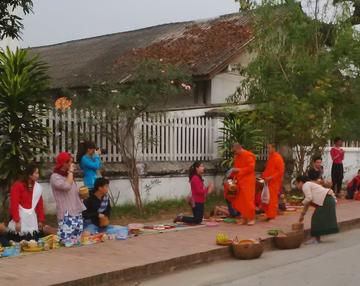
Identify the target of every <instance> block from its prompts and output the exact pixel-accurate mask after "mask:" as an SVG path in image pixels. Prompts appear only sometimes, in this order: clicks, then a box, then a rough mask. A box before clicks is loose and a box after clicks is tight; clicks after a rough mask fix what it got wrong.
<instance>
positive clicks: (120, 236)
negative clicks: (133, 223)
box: [115, 226, 129, 240]
mask: <svg viewBox="0 0 360 286" xmlns="http://www.w3.org/2000/svg"><path fill="white" fill-rule="evenodd" d="M128 233H129V230H128V228H127V227H124V226H119V227H117V228H116V234H115V238H116V239H117V240H125V239H127V238H128Z"/></svg>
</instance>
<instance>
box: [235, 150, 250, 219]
mask: <svg viewBox="0 0 360 286" xmlns="http://www.w3.org/2000/svg"><path fill="white" fill-rule="evenodd" d="M233 152H234V156H235V157H234V168H233V170H232V171H233V172H234V173H235V175H236V179H237V184H238V193H237V195H236V198H235V200H234V201H233V207H234V208H235V209H236V210H237V211H239V212H240V213H241V216H242V218H243V223H244V224H245V223H247V224H248V225H254V224H255V184H256V177H255V162H256V157H255V155H254V154H253V153H251V152H250V151H247V150H245V149H244V148H243V147H242V146H241V145H240V144H239V143H235V144H234V145H233Z"/></svg>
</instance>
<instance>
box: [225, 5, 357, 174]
mask: <svg viewBox="0 0 360 286" xmlns="http://www.w3.org/2000/svg"><path fill="white" fill-rule="evenodd" d="M283 3H285V2H283ZM278 4H279V2H278V1H267V2H266V3H265V4H262V5H260V6H258V7H257V9H256V10H254V12H253V18H252V19H253V22H252V23H253V32H254V35H255V37H254V40H253V42H252V44H251V46H250V51H251V52H252V53H254V54H256V57H255V59H254V60H253V61H252V62H251V63H250V64H249V66H248V67H246V68H245V69H244V70H243V75H244V76H245V78H246V80H244V82H243V84H242V86H241V88H240V90H239V92H238V93H237V95H234V96H232V97H231V98H230V99H229V100H230V101H233V102H239V101H240V100H241V97H242V96H244V94H247V95H248V102H250V103H255V104H257V110H256V112H257V114H258V116H257V117H256V118H258V119H260V120H259V121H261V122H266V123H267V124H270V125H271V126H272V127H271V130H272V131H273V132H274V135H275V139H276V141H279V142H282V143H285V144H287V145H289V146H290V147H292V148H294V150H295V156H296V160H295V172H296V173H298V174H299V173H302V172H303V171H304V167H305V166H304V162H305V158H306V157H307V156H311V155H313V154H314V153H319V152H320V153H321V152H322V150H323V148H324V146H325V145H326V143H327V141H328V140H329V139H330V137H331V136H334V135H335V134H336V135H338V134H340V135H341V134H343V135H344V134H352V135H353V136H354V135H355V134H359V133H358V128H356V125H355V124H353V123H352V122H359V119H360V118H359V116H358V112H355V111H356V110H359V108H360V99H359V67H360V62H359V56H358V55H359V53H360V42H359V32H357V31H356V30H355V29H354V28H353V27H352V22H351V20H350V18H349V16H348V15H349V14H348V9H347V6H346V4H341V5H342V9H340V12H341V13H339V14H338V15H336V17H335V18H334V22H332V23H331V26H332V31H333V32H332V33H331V35H326V34H324V32H323V25H324V23H325V20H326V19H325V18H326V17H327V15H326V14H325V15H323V16H324V17H325V18H323V19H320V18H315V19H314V18H310V17H309V16H308V15H306V14H305V13H304V11H303V10H302V8H301V6H300V5H299V3H297V2H294V1H290V0H289V1H286V4H284V5H281V6H279V5H278ZM327 36H331V41H330V42H331V45H329V39H328V38H327ZM349 70H352V72H350V71H349Z"/></svg>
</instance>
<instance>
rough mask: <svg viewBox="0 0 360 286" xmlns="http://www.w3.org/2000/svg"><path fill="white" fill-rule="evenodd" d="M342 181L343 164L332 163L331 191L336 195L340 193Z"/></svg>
mask: <svg viewBox="0 0 360 286" xmlns="http://www.w3.org/2000/svg"><path fill="white" fill-rule="evenodd" d="M343 179H344V167H343V164H335V163H333V164H332V167H331V180H332V184H333V190H334V192H335V193H336V194H339V193H340V191H341V186H342V181H343Z"/></svg>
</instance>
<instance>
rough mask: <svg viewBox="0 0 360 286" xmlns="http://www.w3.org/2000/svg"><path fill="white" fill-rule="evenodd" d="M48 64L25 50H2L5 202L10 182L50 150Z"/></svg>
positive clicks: (1, 181) (0, 156) (0, 161)
mask: <svg viewBox="0 0 360 286" xmlns="http://www.w3.org/2000/svg"><path fill="white" fill-rule="evenodd" d="M46 70H47V67H46V66H45V65H44V64H43V63H41V62H39V61H38V59H37V58H29V57H28V55H27V52H26V51H24V50H19V49H18V50H16V51H15V52H12V51H10V50H9V49H7V50H6V51H2V50H0V188H1V194H2V196H3V205H5V202H6V197H7V192H8V190H9V186H10V184H11V183H12V182H13V181H14V180H15V179H16V178H17V177H18V176H19V174H20V173H21V172H22V170H23V168H24V167H25V166H26V165H27V164H28V163H30V162H31V161H33V160H34V158H35V156H36V155H38V154H41V153H43V152H45V151H46V150H47V147H46V142H44V138H46V137H47V136H48V135H49V130H48V129H47V128H46V127H45V126H44V124H43V121H42V117H43V116H45V115H46V113H47V111H48V108H49V107H48V106H49V105H48V102H49V101H48V96H47V95H46V94H45V90H46V88H47V82H48V77H47V74H46Z"/></svg>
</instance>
